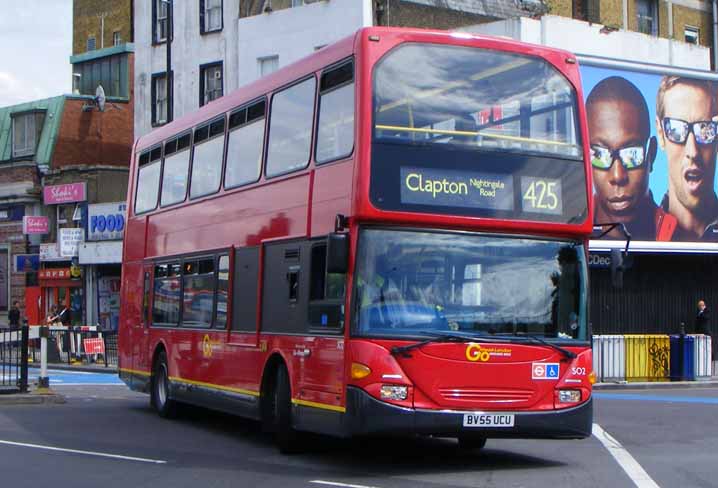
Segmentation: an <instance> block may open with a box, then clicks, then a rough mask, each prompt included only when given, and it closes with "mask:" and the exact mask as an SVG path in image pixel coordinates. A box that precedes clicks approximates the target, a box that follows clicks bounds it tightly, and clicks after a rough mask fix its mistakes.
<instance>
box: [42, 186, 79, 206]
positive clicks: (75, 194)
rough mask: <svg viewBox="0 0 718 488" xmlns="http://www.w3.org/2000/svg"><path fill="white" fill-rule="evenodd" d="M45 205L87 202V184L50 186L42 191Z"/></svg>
mask: <svg viewBox="0 0 718 488" xmlns="http://www.w3.org/2000/svg"><path fill="white" fill-rule="evenodd" d="M42 195H43V200H44V202H45V205H55V204H58V203H73V202H84V201H85V200H87V184H86V183H85V182H84V181H83V182H81V183H67V184H64V185H50V186H46V187H44V188H43V189H42Z"/></svg>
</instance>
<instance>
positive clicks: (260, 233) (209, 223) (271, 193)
mask: <svg viewBox="0 0 718 488" xmlns="http://www.w3.org/2000/svg"><path fill="white" fill-rule="evenodd" d="M308 189H309V176H308V174H306V173H304V174H298V175H292V176H289V177H287V178H286V179H282V180H280V181H272V182H271V183H268V184H265V185H264V186H262V187H257V188H251V189H247V190H243V191H238V192H235V193H229V194H226V195H223V196H222V197H220V198H215V199H208V200H205V201H203V202H202V204H201V205H194V206H188V207H179V208H177V209H172V210H167V211H165V212H162V213H159V214H157V215H153V216H152V225H151V226H150V228H149V232H148V238H147V255H148V256H172V255H177V254H183V253H191V252H198V251H202V250H216V249H221V248H225V247H229V246H232V245H234V246H246V245H250V246H251V245H256V244H259V243H260V242H261V241H262V240H263V239H276V238H282V237H288V236H294V237H297V236H304V235H306V232H307V207H308V203H309V190H308Z"/></svg>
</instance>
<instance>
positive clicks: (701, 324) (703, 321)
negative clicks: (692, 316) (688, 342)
mask: <svg viewBox="0 0 718 488" xmlns="http://www.w3.org/2000/svg"><path fill="white" fill-rule="evenodd" d="M709 318H710V316H709V314H708V307H706V302H705V301H704V300H699V301H698V313H697V314H696V334H705V335H710V333H711V331H710V326H709V325H708V319H709Z"/></svg>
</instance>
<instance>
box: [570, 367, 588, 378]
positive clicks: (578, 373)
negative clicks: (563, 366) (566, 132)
mask: <svg viewBox="0 0 718 488" xmlns="http://www.w3.org/2000/svg"><path fill="white" fill-rule="evenodd" d="M571 374H572V375H575V376H586V368H571Z"/></svg>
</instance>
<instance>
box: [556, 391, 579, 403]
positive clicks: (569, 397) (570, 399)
mask: <svg viewBox="0 0 718 488" xmlns="http://www.w3.org/2000/svg"><path fill="white" fill-rule="evenodd" d="M558 401H559V403H578V402H580V401H581V390H558Z"/></svg>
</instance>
